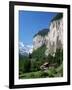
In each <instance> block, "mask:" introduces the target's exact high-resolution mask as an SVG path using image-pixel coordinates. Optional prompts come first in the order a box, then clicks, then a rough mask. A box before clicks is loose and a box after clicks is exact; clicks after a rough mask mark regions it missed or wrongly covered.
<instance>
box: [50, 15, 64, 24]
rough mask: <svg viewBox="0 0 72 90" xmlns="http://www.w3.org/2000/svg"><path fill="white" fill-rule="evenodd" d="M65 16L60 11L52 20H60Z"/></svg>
mask: <svg viewBox="0 0 72 90" xmlns="http://www.w3.org/2000/svg"><path fill="white" fill-rule="evenodd" d="M62 17H63V13H58V14H57V15H56V16H55V17H54V18H53V19H52V21H51V22H53V21H55V20H59V19H61V18H62Z"/></svg>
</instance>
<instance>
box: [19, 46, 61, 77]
mask: <svg viewBox="0 0 72 90" xmlns="http://www.w3.org/2000/svg"><path fill="white" fill-rule="evenodd" d="M45 50H46V46H45V45H43V46H42V47H40V48H38V49H37V50H35V51H33V53H32V54H31V55H30V56H29V57H26V56H23V57H21V56H20V59H19V78H44V77H62V76H63V64H62V63H63V50H62V49H57V50H56V53H55V56H52V55H51V54H49V55H48V57H45V53H44V52H45ZM45 62H48V63H49V64H50V65H51V64H55V63H56V67H54V68H51V67H50V68H48V70H46V71H44V70H43V71H42V70H41V69H40V66H41V65H42V64H44V63H45Z"/></svg>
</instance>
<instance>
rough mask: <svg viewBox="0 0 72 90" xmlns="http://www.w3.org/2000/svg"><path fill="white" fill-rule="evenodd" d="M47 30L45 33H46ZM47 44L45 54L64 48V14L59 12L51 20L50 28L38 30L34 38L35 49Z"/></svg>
mask: <svg viewBox="0 0 72 90" xmlns="http://www.w3.org/2000/svg"><path fill="white" fill-rule="evenodd" d="M44 32H45V33H44ZM43 44H45V45H46V48H47V49H46V51H45V55H47V56H48V54H52V55H54V53H55V52H56V49H57V48H58V49H62V48H63V15H62V13H60V14H57V15H56V16H55V17H54V18H53V19H52V21H51V22H50V26H49V29H48V30H47V29H45V30H42V31H40V32H38V33H37V34H36V35H35V36H34V38H33V49H34V50H36V49H38V48H39V47H41V46H42V45H43Z"/></svg>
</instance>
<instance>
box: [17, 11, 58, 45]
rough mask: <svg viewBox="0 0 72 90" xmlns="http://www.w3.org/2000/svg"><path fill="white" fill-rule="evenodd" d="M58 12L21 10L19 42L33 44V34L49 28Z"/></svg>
mask: <svg viewBox="0 0 72 90" xmlns="http://www.w3.org/2000/svg"><path fill="white" fill-rule="evenodd" d="M56 14H57V13H53V12H40V11H24V10H23V11H22V10H20V11H19V42H23V43H24V44H28V45H32V41H33V36H34V35H35V34H36V33H37V32H38V31H40V30H42V29H47V28H49V25H50V22H51V20H52V18H53V17H54V16H56Z"/></svg>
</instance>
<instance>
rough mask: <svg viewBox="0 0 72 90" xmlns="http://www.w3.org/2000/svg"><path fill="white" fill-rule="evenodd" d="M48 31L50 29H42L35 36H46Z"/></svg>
mask: <svg viewBox="0 0 72 90" xmlns="http://www.w3.org/2000/svg"><path fill="white" fill-rule="evenodd" d="M48 32H49V29H43V30H40V31H39V32H38V33H37V34H35V35H34V37H35V36H37V35H41V36H45V35H47V34H48Z"/></svg>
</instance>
